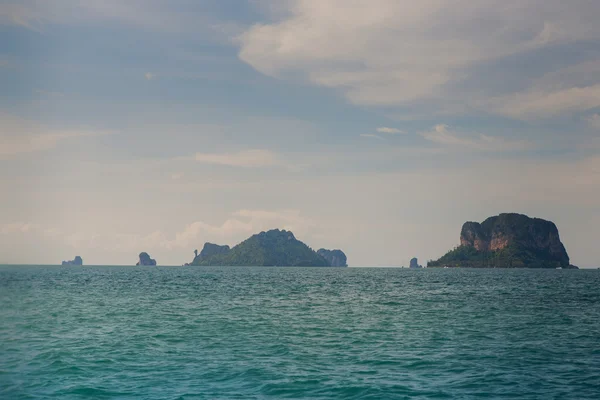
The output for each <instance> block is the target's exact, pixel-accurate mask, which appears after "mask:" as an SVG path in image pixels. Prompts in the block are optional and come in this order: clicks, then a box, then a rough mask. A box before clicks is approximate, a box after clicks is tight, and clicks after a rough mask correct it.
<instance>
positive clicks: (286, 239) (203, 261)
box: [190, 229, 346, 267]
mask: <svg viewBox="0 0 600 400" xmlns="http://www.w3.org/2000/svg"><path fill="white" fill-rule="evenodd" d="M336 254H337V253H336ZM342 254H343V253H342ZM338 256H339V254H338ZM345 258H346V256H345V255H344V263H345ZM190 265H201V266H265V267H267V266H268V267H272V266H279V267H329V266H331V264H330V262H328V261H327V260H326V259H325V258H324V257H323V256H321V255H319V254H317V252H315V251H314V250H313V249H311V248H310V247H308V246H307V245H306V244H304V243H302V242H301V241H299V240H297V239H296V238H295V236H294V234H293V233H292V232H289V231H285V230H279V229H273V230H270V231H267V232H260V233H258V234H256V235H252V236H251V237H249V238H248V239H246V240H244V241H243V242H241V243H240V244H238V245H237V246H234V247H233V248H229V246H219V245H215V244H212V243H206V244H205V245H204V248H203V249H202V251H201V252H200V254H198V255H196V257H195V258H194V261H192V263H191V264H190Z"/></svg>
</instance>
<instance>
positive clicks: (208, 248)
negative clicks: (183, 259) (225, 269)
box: [190, 242, 231, 265]
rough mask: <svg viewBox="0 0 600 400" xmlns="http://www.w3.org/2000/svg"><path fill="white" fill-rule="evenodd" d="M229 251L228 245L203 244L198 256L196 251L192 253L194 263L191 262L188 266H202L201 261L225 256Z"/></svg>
mask: <svg viewBox="0 0 600 400" xmlns="http://www.w3.org/2000/svg"><path fill="white" fill-rule="evenodd" d="M230 250H231V248H230V247H229V246H228V245H223V246H221V245H218V244H214V243H209V242H206V243H204V247H202V251H201V252H200V254H197V252H198V250H196V251H195V252H194V254H195V257H194V261H192V262H191V263H190V265H200V264H202V261H203V260H205V261H207V260H209V259H211V257H213V256H219V255H225V254H227V253H228V252H229V251H230Z"/></svg>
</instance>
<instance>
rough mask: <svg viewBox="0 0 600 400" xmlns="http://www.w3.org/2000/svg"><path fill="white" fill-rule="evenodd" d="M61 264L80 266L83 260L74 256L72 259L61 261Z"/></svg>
mask: <svg viewBox="0 0 600 400" xmlns="http://www.w3.org/2000/svg"><path fill="white" fill-rule="evenodd" d="M62 265H78V266H81V265H83V260H82V258H81V257H79V256H75V258H74V259H72V260H69V261H63V262H62Z"/></svg>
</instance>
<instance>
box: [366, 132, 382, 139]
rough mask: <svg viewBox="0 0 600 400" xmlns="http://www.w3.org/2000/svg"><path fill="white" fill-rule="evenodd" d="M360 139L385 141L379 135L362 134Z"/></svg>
mask: <svg viewBox="0 0 600 400" xmlns="http://www.w3.org/2000/svg"><path fill="white" fill-rule="evenodd" d="M360 137H364V138H373V139H379V140H385V139H384V138H382V137H381V136H379V135H375V134H373V133H361V134H360Z"/></svg>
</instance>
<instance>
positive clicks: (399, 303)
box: [0, 266, 600, 400]
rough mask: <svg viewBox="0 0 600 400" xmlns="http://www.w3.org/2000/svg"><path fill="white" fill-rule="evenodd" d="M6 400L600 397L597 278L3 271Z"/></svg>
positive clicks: (504, 273)
mask: <svg viewBox="0 0 600 400" xmlns="http://www.w3.org/2000/svg"><path fill="white" fill-rule="evenodd" d="M0 399H66V400H69V399H161V400H162V399H173V400H175V399H578V400H579V399H600V270H526V269H519V270H502V269H487V270H475V269H415V270H409V269H396V268H253V267H248V268H226V267H225V268H224V267H218V268H208V267H109V266H106V267H103V266H89V267H75V266H68V267H58V266H2V267H0Z"/></svg>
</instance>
